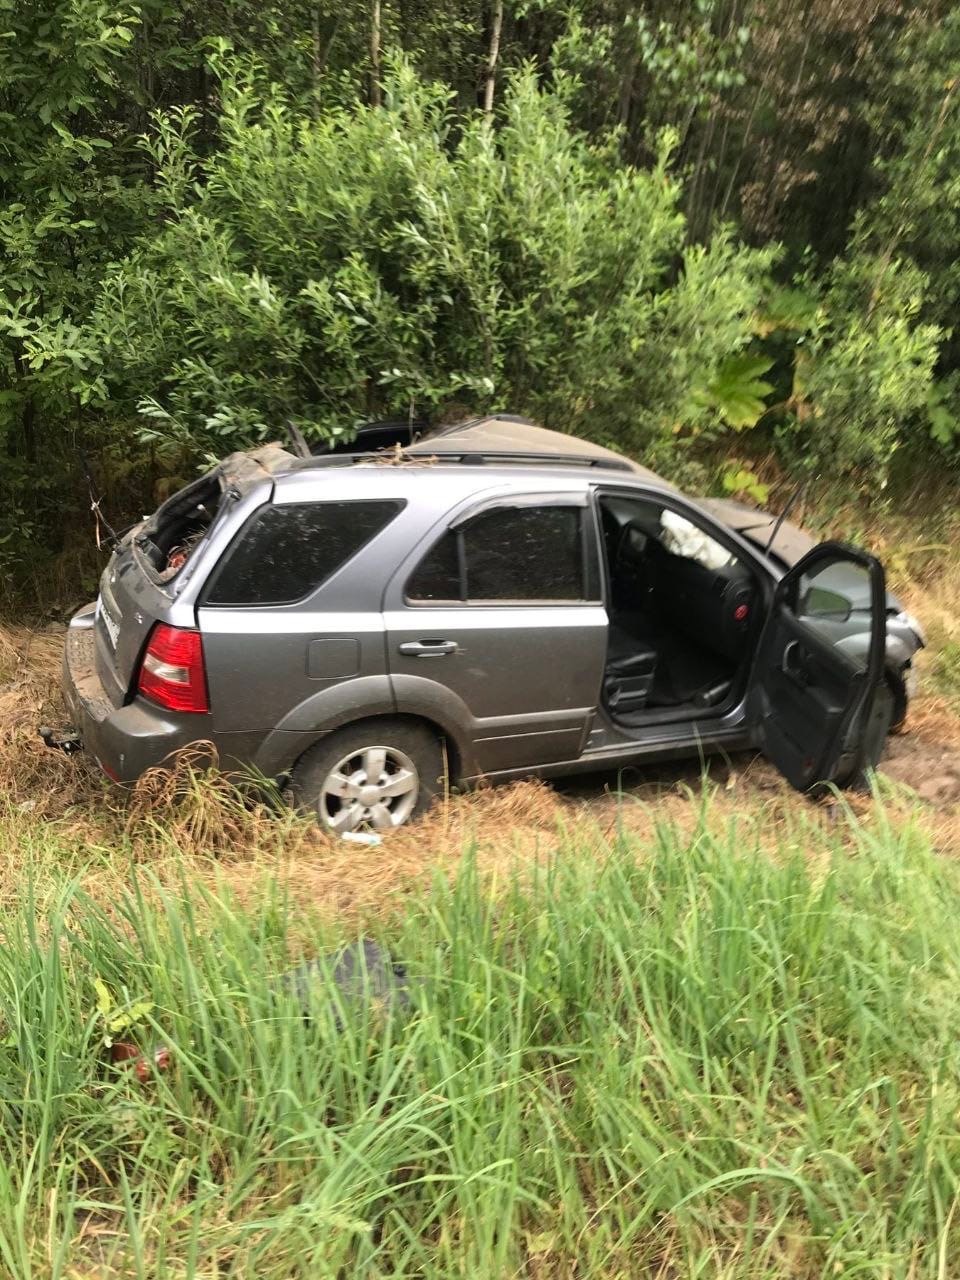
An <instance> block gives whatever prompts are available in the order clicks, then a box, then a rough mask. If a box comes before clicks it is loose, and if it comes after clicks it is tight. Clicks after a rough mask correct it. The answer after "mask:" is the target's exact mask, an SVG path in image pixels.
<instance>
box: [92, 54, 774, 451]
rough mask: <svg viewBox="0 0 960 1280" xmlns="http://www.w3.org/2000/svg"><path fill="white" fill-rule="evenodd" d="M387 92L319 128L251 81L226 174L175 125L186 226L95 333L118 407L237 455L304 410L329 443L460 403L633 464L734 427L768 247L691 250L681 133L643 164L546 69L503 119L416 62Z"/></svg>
mask: <svg viewBox="0 0 960 1280" xmlns="http://www.w3.org/2000/svg"><path fill="white" fill-rule="evenodd" d="M385 99H386V103H385V107H384V108H383V109H379V110H377V109H372V108H369V107H366V106H363V105H356V106H353V107H350V108H346V107H337V108H334V109H331V110H330V111H329V112H327V113H325V114H323V115H321V116H319V117H315V116H313V115H309V116H308V115H305V114H303V113H301V112H298V111H297V110H296V109H295V108H294V107H293V106H292V105H291V104H290V103H289V102H287V101H286V100H285V98H284V96H283V94H282V93H281V92H280V91H278V90H277V89H275V88H274V89H264V88H263V87H262V86H260V85H257V84H256V83H255V82H254V81H253V80H252V79H251V78H250V77H245V76H243V75H234V76H233V77H232V78H231V79H230V80H229V81H228V82H227V83H226V85H225V87H224V108H223V115H222V122H221V128H222V147H221V150H220V151H219V152H218V153H217V154H216V155H215V156H214V157H213V158H212V159H210V160H204V159H203V158H202V157H200V156H199V155H197V154H196V153H194V151H193V150H192V149H191V141H190V136H191V125H192V119H191V116H190V114H189V113H181V114H180V115H179V116H178V117H176V118H172V119H167V120H165V121H161V122H160V127H159V129H158V131H157V133H156V134H155V136H154V139H153V141H152V142H151V143H150V148H151V152H152V158H153V160H154V163H155V164H156V166H157V169H158V173H159V183H158V185H159V187H160V189H161V190H162V191H163V192H165V193H166V194H167V196H168V199H169V202H170V203H169V208H168V209H167V211H166V213H165V224H164V226H163V228H162V230H161V231H160V232H159V233H158V234H157V235H156V236H154V237H153V238H151V239H149V240H146V241H145V242H143V243H142V244H141V245H140V247H138V248H137V249H136V251H135V252H134V253H132V254H131V255H129V256H128V257H127V258H126V259H125V260H124V261H122V262H121V263H120V264H118V266H117V267H116V269H115V270H114V271H113V272H112V273H111V274H110V276H109V277H108V279H107V281H106V284H105V287H104V290H103V294H102V297H101V299H100V302H99V305H98V307H97V311H96V315H95V317H94V320H93V323H92V325H91V330H90V331H91V333H92V334H93V335H94V340H95V341H96V343H97V344H98V345H99V347H100V350H101V353H102V357H101V358H102V376H103V378H104V380H105V383H106V385H107V386H108V387H109V391H110V395H111V396H112V398H113V403H114V405H115V406H116V407H119V408H120V410H121V411H122V412H128V411H129V410H130V408H131V407H133V405H134V404H136V402H138V401H139V402H140V407H141V409H142V410H145V411H146V413H147V415H148V418H149V424H150V425H149V427H148V433H153V434H160V435H166V436H174V437H177V438H180V439H185V440H189V441H191V442H193V443H195V444H199V445H202V446H205V447H208V448H211V449H214V450H217V451H219V450H222V449H223V448H224V447H225V446H226V445H227V444H228V443H229V444H230V445H233V444H235V443H239V442H242V441H247V440H251V439H256V438H259V437H262V436H266V435H271V436H273V435H276V434H278V432H279V431H280V430H281V426H282V423H283V420H284V419H286V418H293V419H295V420H296V421H297V422H298V423H299V424H300V425H301V426H302V427H303V428H304V429H305V431H307V432H308V433H310V432H311V431H312V432H315V433H317V434H321V433H324V432H327V433H329V432H331V431H333V430H336V429H340V430H342V429H343V428H344V427H345V426H346V427H350V426H352V424H353V423H354V422H355V421H356V420H358V419H362V418H363V417H366V416H374V415H378V414H402V415H406V414H408V413H410V414H417V415H422V414H426V415H436V414H438V413H441V412H443V411H444V409H445V408H447V407H449V406H450V405H454V406H456V407H457V408H458V409H460V410H463V411H466V410H471V409H476V410H481V411H482V410H486V409H492V408H502V407H505V406H509V407H510V408H511V409H514V410H517V411H527V412H530V413H532V414H534V415H536V416H539V417H542V418H544V419H546V420H548V421H549V422H550V423H552V424H553V425H556V426H559V427H563V428H566V429H569V430H577V431H581V432H584V433H586V434H590V433H594V434H598V435H600V436H602V437H603V438H605V439H609V440H612V441H615V442H617V443H619V444H621V445H624V446H626V447H631V448H642V447H643V446H644V445H645V444H646V443H647V442H649V441H650V440H651V439H652V438H654V437H655V436H656V435H657V434H658V433H662V432H664V431H669V430H670V429H671V428H673V427H674V425H676V424H678V423H679V424H682V425H684V426H694V427H696V426H697V425H702V426H707V425H708V424H709V423H710V422H711V421H712V420H713V419H714V418H715V417H716V408H717V407H716V404H715V403H714V400H715V398H711V395H710V392H709V389H710V388H711V387H712V386H714V385H715V384H717V382H718V380H720V379H721V378H722V370H723V369H724V368H725V367H726V363H725V362H727V361H728V360H729V359H730V357H731V356H732V355H735V354H736V353H737V352H739V351H741V350H742V349H743V348H744V347H745V346H746V345H747V344H748V343H749V342H750V341H751V338H752V320H753V316H754V313H755V311H756V309H757V307H758V305H759V300H760V295H761V290H762V287H763V283H764V281H765V278H766V274H767V272H768V269H769V266H770V262H771V256H772V255H771V253H770V252H769V251H758V250H753V249H747V248H744V247H743V246H741V245H739V244H737V243H736V241H735V240H734V239H733V238H732V237H731V236H729V235H728V234H726V233H725V232H718V233H717V234H716V235H715V236H714V237H713V238H712V239H711V240H710V241H709V242H708V243H707V244H705V245H696V246H692V247H687V248H685V247H684V234H685V224H684V218H683V215H682V213H681V210H680V197H681V194H682V193H681V189H680V187H679V185H678V184H677V183H676V182H675V181H674V179H673V178H672V177H671V175H670V173H669V171H668V162H669V158H670V150H671V145H672V139H671V137H670V136H669V135H665V136H664V137H663V138H661V141H660V150H659V159H658V161H657V163H656V164H655V165H654V166H653V167H652V168H650V169H635V168H625V167H623V166H621V165H620V164H619V163H618V160H617V156H616V152H615V148H614V147H613V146H612V145H595V144H591V143H590V142H589V141H588V140H587V139H586V138H585V137H584V136H583V135H581V134H580V133H579V132H578V131H577V129H576V128H575V127H574V126H573V124H572V122H571V119H570V108H569V101H568V94H567V87H566V85H565V83H564V82H563V81H561V82H560V83H559V84H558V85H557V86H556V87H555V88H554V89H553V90H552V91H549V92H547V91H543V90H541V89H540V88H539V87H538V85H537V82H536V78H535V77H534V75H533V73H532V72H529V71H528V72H523V73H522V74H518V75H517V76H516V77H515V78H514V79H513V81H512V83H511V84H510V86H509V88H508V89H507V91H506V94H505V97H504V102H503V107H502V111H501V115H500V119H499V121H498V125H497V128H496V129H494V128H492V127H491V126H490V124H489V122H488V121H486V120H485V119H484V118H483V116H482V115H481V113H479V112H478V113H476V114H475V115H474V116H472V117H470V118H468V119H466V120H465V121H463V120H461V121H460V122H459V123H458V122H456V121H455V120H454V118H453V117H452V115H451V114H450V111H449V108H448V95H447V92H446V91H445V90H444V89H441V88H438V87H436V86H431V85H427V84H425V83H424V82H423V81H422V80H419V79H418V78H417V77H416V76H415V75H414V73H413V72H412V71H411V70H410V68H409V67H408V66H406V65H404V64H402V63H398V64H397V65H395V66H394V68H393V70H392V72H391V74H390V77H389V79H388V82H387V84H386V95H385ZM698 392H699V395H698V394H696V393H698Z"/></svg>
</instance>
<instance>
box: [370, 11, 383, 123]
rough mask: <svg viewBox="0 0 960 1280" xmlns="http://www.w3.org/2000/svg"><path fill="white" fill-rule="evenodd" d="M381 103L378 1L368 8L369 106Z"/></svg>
mask: <svg viewBox="0 0 960 1280" xmlns="http://www.w3.org/2000/svg"><path fill="white" fill-rule="evenodd" d="M382 103H383V91H382V89H381V87H380V0H372V4H371V7H370V105H371V107H379V106H381V105H382Z"/></svg>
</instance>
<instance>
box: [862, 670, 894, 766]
mask: <svg viewBox="0 0 960 1280" xmlns="http://www.w3.org/2000/svg"><path fill="white" fill-rule="evenodd" d="M895 716H896V703H895V699H894V694H893V691H892V690H891V688H890V685H889V683H888V682H887V681H884V682H883V683H882V684H881V685H880V687H879V688H878V689H877V692H876V695H875V696H874V699H873V706H872V707H871V709H870V713H869V715H868V717H867V722H866V724H865V725H864V730H863V746H862V747H861V751H860V767H859V769H858V770H857V773H856V774H855V776H854V779H853V782H852V784H851V785H852V787H853V789H854V790H855V791H868V790H869V789H870V774H871V773H872V772H873V770H874V769H876V767H877V765H878V764H879V763H880V760H881V759H882V757H883V752H884V748H885V747H886V745H887V738H888V737H889V736H890V733H891V731H892V730H893V728H894V719H895Z"/></svg>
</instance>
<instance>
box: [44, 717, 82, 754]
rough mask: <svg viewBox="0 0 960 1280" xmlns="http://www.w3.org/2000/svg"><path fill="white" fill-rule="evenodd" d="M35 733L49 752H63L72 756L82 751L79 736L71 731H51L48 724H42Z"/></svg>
mask: <svg viewBox="0 0 960 1280" xmlns="http://www.w3.org/2000/svg"><path fill="white" fill-rule="evenodd" d="M37 733H39V735H40V737H41V738H42V739H43V741H44V743H45V744H46V746H48V747H49V748H50V749H51V751H65V752H66V753H67V755H68V756H72V755H73V753H74V752H75V751H82V750H83V743H82V742H81V741H80V735H79V733H76V732H75V731H74V730H73V729H51V728H50V726H49V725H48V724H42V725H41V726H40V728H39V729H38V730H37Z"/></svg>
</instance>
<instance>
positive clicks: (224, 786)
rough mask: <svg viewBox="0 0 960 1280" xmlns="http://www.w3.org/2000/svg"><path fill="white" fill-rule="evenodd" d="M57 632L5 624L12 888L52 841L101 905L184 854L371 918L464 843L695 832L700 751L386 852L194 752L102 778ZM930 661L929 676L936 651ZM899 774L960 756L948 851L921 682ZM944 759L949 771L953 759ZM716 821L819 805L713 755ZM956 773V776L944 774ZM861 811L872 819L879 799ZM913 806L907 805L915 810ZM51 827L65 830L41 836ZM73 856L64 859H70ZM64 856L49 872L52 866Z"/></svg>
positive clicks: (402, 834)
mask: <svg viewBox="0 0 960 1280" xmlns="http://www.w3.org/2000/svg"><path fill="white" fill-rule="evenodd" d="M897 586H898V589H900V590H901V591H902V593H903V595H904V598H905V601H906V603H908V605H909V606H910V607H911V608H912V609H913V610H914V611H915V612H916V613H917V614H918V615H919V616H921V617H922V618H923V619H924V620H925V621H926V622H928V623H929V622H930V621H931V620H933V626H934V628H938V627H940V626H942V627H953V628H955V627H957V626H958V617H960V575H956V574H954V573H953V572H944V571H941V572H940V573H939V574H929V573H926V572H925V573H924V574H923V575H919V576H917V577H915V578H905V579H904V580H902V581H901V582H899V583H897ZM62 644H63V637H62V634H51V633H47V632H45V631H44V632H33V631H29V630H26V629H23V628H20V629H11V628H2V627H0V792H2V794H3V797H4V800H3V808H2V811H0V896H8V895H15V894H16V893H17V891H18V886H19V884H20V883H21V882H22V878H23V867H24V863H25V861H29V860H30V859H31V858H32V859H33V860H34V862H36V860H38V859H39V860H40V861H42V860H43V858H44V856H45V855H44V853H43V849H44V847H45V845H46V844H53V845H55V847H56V850H57V853H56V857H57V858H58V859H59V865H58V870H59V871H60V872H67V871H72V872H79V873H80V874H81V875H82V879H83V881H84V883H85V885H86V887H87V888H88V889H90V890H91V891H92V892H93V893H95V894H96V896H97V897H98V898H101V899H102V900H104V901H111V900H113V899H115V897H116V896H117V894H118V892H119V891H120V889H121V888H122V886H123V885H124V884H125V883H127V882H128V880H129V876H130V871H131V867H132V866H133V865H137V864H139V865H141V866H142V865H147V866H149V867H150V868H151V869H152V871H153V872H154V874H155V875H156V877H157V880H158V881H159V883H161V884H166V885H169V886H174V885H178V884H179V883H181V882H182V878H183V870H184V865H185V864H186V865H187V866H188V867H189V874H190V876H191V877H194V878H196V880H198V881H199V882H202V883H204V884H206V885H207V886H208V887H213V888H222V887H225V888H227V889H228V890H229V891H230V892H231V893H232V894H234V895H236V897H237V898H238V899H239V900H240V901H241V902H243V903H253V902H254V901H257V900H260V899H262V898H263V897H264V895H267V894H270V893H274V892H276V890H277V888H278V887H279V888H280V889H282V890H283V891H285V892H286V893H288V894H289V896H290V899H291V900H292V901H294V902H298V903H303V904H306V905H309V906H310V907H311V908H313V909H317V910H319V911H320V912H321V913H323V914H329V915H336V916H338V917H340V918H347V919H351V920H352V919H356V920H364V919H369V918H371V917H373V916H378V915H382V914H384V913H389V912H391V911H392V910H393V909H395V907H396V905H397V904H398V903H399V902H402V900H403V898H404V897H405V896H407V895H409V894H410V893H411V892H415V891H417V890H418V889H420V888H422V887H423V886H424V884H425V883H426V882H427V880H429V878H430V877H432V876H434V875H437V874H439V875H442V876H445V877H446V878H448V879H452V878H453V877H455V875H456V874H457V868H458V867H459V865H460V863H461V859H462V857H463V852H464V850H465V849H470V850H471V851H472V852H473V854H474V857H475V859H476V863H477V866H478V868H479V870H480V872H481V874H483V875H485V876H489V877H490V878H492V879H498V878H503V877H506V876H507V875H508V874H512V873H513V872H514V871H515V870H516V869H517V868H518V867H519V868H523V867H524V866H529V867H532V866H535V865H537V864H538V863H539V862H540V861H542V859H543V858H544V857H545V856H547V855H548V854H550V853H552V852H553V851H554V850H556V849H557V848H558V847H562V846H564V845H573V844H576V846H577V847H578V848H580V849H584V848H589V849H591V850H592V851H594V855H595V856H597V857H603V856H604V853H605V851H606V850H607V849H609V848H610V846H611V844H612V842H613V841H615V840H616V839H617V837H618V835H619V834H620V833H621V832H623V833H626V834H629V835H630V836H631V837H632V838H634V839H636V840H637V842H638V843H639V844H641V845H642V844H644V843H649V842H650V841H652V840H653V839H655V838H656V830H657V826H658V824H660V823H663V822H664V821H668V822H671V823H673V824H674V825H675V826H676V827H677V828H678V829H679V830H680V831H681V832H688V831H691V830H692V829H693V828H694V827H695V826H696V825H697V824H698V823H699V822H700V821H701V820H702V803H701V800H702V794H703V792H702V788H701V778H700V767H699V765H698V764H697V762H693V763H692V764H689V765H685V766H684V765H673V766H669V767H661V768H659V769H657V770H649V771H643V772H641V771H635V770H632V771H628V772H627V773H625V774H624V775H623V779H622V787H623V790H622V793H619V794H618V786H617V779H616V778H612V777H611V778H608V779H607V780H606V781H607V786H606V787H605V786H604V782H603V780H601V781H599V782H598V781H596V780H585V781H583V782H582V783H575V784H573V785H572V786H570V787H567V788H564V789H563V791H557V790H555V789H554V788H551V787H548V786H546V785H544V784H540V783H534V782H528V783H521V784H516V785H514V786H509V787H500V788H491V789H483V790H479V791H476V792H473V793H471V794H469V795H464V796H458V795H453V796H450V797H449V798H448V799H447V800H445V801H444V803H442V804H440V805H438V806H437V807H436V808H435V809H434V810H433V812H432V813H431V814H429V815H428V816H427V817H426V818H425V819H424V820H422V821H421V822H419V823H417V824H416V825H415V826H413V827H411V828H409V829H404V830H401V831H397V832H392V833H390V834H389V836H388V837H387V838H386V839H385V840H384V843H383V844H382V845H380V846H378V847H376V848H372V849H371V848H366V847H363V846H359V845H353V844H347V843H344V842H342V841H338V840H334V839H331V838H329V837H326V836H324V835H322V834H321V833H320V832H319V831H317V829H316V828H315V827H314V826H313V825H312V824H311V823H310V822H309V821H306V820H303V819H301V818H298V817H297V816H296V815H294V814H291V813H288V812H286V811H284V810H282V809H281V810H279V811H278V810H277V809H276V808H271V807H270V806H268V805H266V804H264V803H262V802H259V803H258V802H254V801H252V800H250V799H249V797H248V798H244V797H243V795H241V794H239V793H238V791H237V789H236V787H235V786H234V782H235V781H236V780H235V779H230V778H228V777H224V776H222V775H218V774H216V773H214V774H207V775H201V774H198V773H197V771H196V769H195V767H194V766H196V765H197V764H198V763H201V760H200V759H199V758H194V759H190V758H186V757H185V758H183V759H181V761H180V762H179V764H178V766H177V768H176V769H174V770H173V771H155V772H153V773H151V774H148V775H147V776H146V777H145V778H144V779H142V780H141V782H140V783H139V784H138V786H137V787H136V788H134V789H133V790H132V792H129V793H121V792H118V791H117V790H116V789H114V788H112V787H110V786H109V785H107V784H106V783H105V782H104V780H103V779H102V778H101V777H100V776H99V775H98V773H97V772H96V771H95V770H94V769H92V768H91V767H90V766H89V765H88V764H87V763H86V762H85V760H84V759H83V757H82V756H80V757H67V756H65V755H63V754H61V753H58V752H51V751H49V750H47V749H46V748H45V747H44V746H43V744H42V742H41V741H40V739H39V737H38V736H37V734H36V728H37V725H38V724H40V723H41V722H42V721H43V720H49V721H51V722H52V723H54V724H57V723H60V722H61V719H62V706H61V704H60V697H59V691H58V683H59V670H60V659H61V653H62ZM928 661H929V660H928V659H927V658H926V656H924V657H923V658H922V659H921V672H923V670H924V668H925V667H926V666H927V665H928ZM891 755H892V762H891V766H890V771H891V775H892V776H893V777H894V779H896V780H897V781H898V782H901V783H908V784H917V783H919V784H923V783H924V782H925V781H929V777H930V775H931V773H932V771H934V770H935V769H941V765H942V762H943V761H947V762H948V763H949V764H950V766H951V768H952V767H953V765H955V766H956V777H955V785H954V782H951V783H950V786H949V787H948V789H947V791H946V792H944V794H943V796H940V797H938V800H937V802H936V803H935V804H934V805H933V806H931V808H930V809H929V810H928V811H927V816H926V819H925V821H926V822H927V823H928V825H929V827H930V829H931V831H932V832H933V833H934V835H935V838H936V840H937V842H938V845H939V846H940V847H941V848H943V849H944V850H949V851H951V852H952V851H954V850H960V716H958V714H957V711H956V709H955V708H954V707H953V706H952V705H951V704H950V703H949V702H948V701H947V700H946V699H944V698H942V697H939V696H937V695H936V693H934V692H933V691H931V689H930V688H929V687H926V688H922V691H921V695H920V696H919V697H918V698H917V700H916V702H915V704H914V706H913V709H912V713H911V725H910V733H909V734H908V735H907V737H905V738H903V739H900V740H898V742H897V743H895V744H894V749H893V751H892V753H891ZM941 772H942V769H941ZM709 777H710V788H711V801H710V806H709V816H708V819H707V820H708V822H709V823H710V824H711V825H714V824H715V825H716V827H717V829H718V830H719V829H720V827H726V826H727V825H729V824H730V823H732V822H736V823H737V824H738V829H740V830H741V831H742V832H743V837H744V839H745V840H748V839H754V838H756V837H757V836H758V835H759V838H760V840H761V842H762V843H764V844H765V845H769V846H770V847H773V845H775V844H776V842H777V840H778V839H787V840H789V839H790V833H791V831H793V830H794V829H795V828H796V827H797V824H798V823H799V824H801V825H802V823H804V822H809V820H810V818H811V814H812V815H813V816H814V819H816V816H817V814H818V813H821V814H822V815H823V820H824V821H825V822H832V821H833V816H832V815H831V814H830V812H829V811H828V810H819V811H818V810H812V809H811V806H810V805H809V803H808V802H807V801H805V800H803V799H801V798H799V797H797V796H796V795H795V794H794V793H792V792H791V791H790V790H789V788H787V787H786V785H785V784H784V783H783V782H782V780H781V779H780V778H779V776H778V775H777V774H776V772H775V771H774V770H773V769H772V768H770V767H769V766H768V765H767V764H766V763H765V762H764V761H762V760H760V759H758V758H755V759H750V758H741V759H736V760H733V761H723V760H719V761H713V762H711V765H710V770H709ZM950 778H951V779H952V778H953V775H952V774H950ZM850 803H851V805H852V807H853V808H854V809H855V810H856V811H857V812H858V813H859V814H860V815H861V816H862V817H863V819H864V820H865V821H868V822H869V821H870V820H871V804H870V802H869V801H868V800H864V799H860V798H854V799H853V800H852V801H851V802H850ZM887 809H888V813H892V814H893V818H894V820H898V819H897V815H898V814H902V816H903V818H904V820H907V819H908V818H911V814H912V813H913V809H912V805H911V803H908V802H907V801H901V800H899V799H897V798H894V799H892V800H889V801H888V802H887ZM911 820H912V818H911ZM51 832H55V833H56V837H57V839H56V841H54V842H50V841H48V840H46V839H45V837H46V836H48V835H49V834H50V833H51ZM64 861H65V862H66V865H64ZM48 870H52V868H48Z"/></svg>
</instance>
